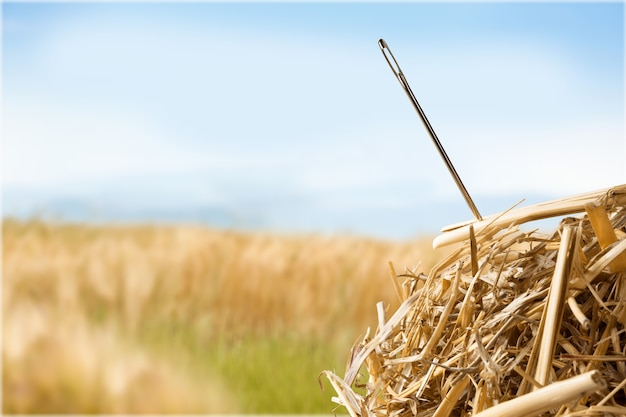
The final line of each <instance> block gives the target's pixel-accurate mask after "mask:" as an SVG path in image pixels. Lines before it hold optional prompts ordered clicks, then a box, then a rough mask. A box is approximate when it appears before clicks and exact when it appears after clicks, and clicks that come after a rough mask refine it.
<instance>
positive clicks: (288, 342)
mask: <svg viewBox="0 0 626 417" xmlns="http://www.w3.org/2000/svg"><path fill="white" fill-rule="evenodd" d="M2 226H3V229H2V238H3V249H2V260H3V265H2V273H3V294H2V296H3V300H2V301H3V358H2V359H3V371H2V377H3V412H5V413H47V414H53V413H139V412H145V413H178V414H184V413H205V414H206V413H259V414H262V413H331V412H332V408H333V405H332V403H331V402H330V397H331V395H332V393H331V391H332V390H331V389H327V390H326V391H325V392H322V391H321V390H320V388H319V385H318V381H317V377H318V374H319V373H320V371H321V370H323V369H336V370H337V371H339V372H342V371H343V368H344V366H345V362H346V360H347V357H348V354H349V351H350V347H351V346H352V344H353V343H354V341H355V340H357V339H358V338H359V337H360V336H362V335H363V333H364V331H365V330H366V328H367V327H368V326H373V327H375V325H376V309H375V304H376V303H377V302H378V301H384V302H385V304H386V305H387V306H390V308H391V309H392V310H393V309H395V308H396V307H397V304H396V295H395V292H394V289H393V286H392V283H391V278H390V272H389V267H388V262H389V261H391V262H393V264H394V265H395V268H396V270H397V271H398V272H401V271H402V270H404V269H405V267H407V268H410V269H411V268H412V269H416V268H417V267H418V265H419V264H420V262H421V267H419V271H426V272H427V271H428V270H429V269H430V267H431V266H432V265H433V264H434V263H435V262H436V260H437V259H439V258H440V257H441V256H443V254H442V253H436V252H434V251H433V250H432V249H431V246H430V244H431V240H430V239H429V238H426V237H425V238H420V239H415V240H413V241H406V242H391V241H382V240H375V239H369V238H363V237H354V236H321V235H286V234H271V233H252V232H247V233H244V232H235V231H225V230H213V229H209V228H204V227H200V226H113V225H109V226H90V225H73V224H52V223H45V222H41V221H35V220H32V221H27V222H21V221H15V220H4V221H3V224H2ZM415 272H417V271H415Z"/></svg>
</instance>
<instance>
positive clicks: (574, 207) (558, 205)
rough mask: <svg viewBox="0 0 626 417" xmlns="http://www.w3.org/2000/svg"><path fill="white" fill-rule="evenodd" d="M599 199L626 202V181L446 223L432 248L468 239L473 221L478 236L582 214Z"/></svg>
mask: <svg viewBox="0 0 626 417" xmlns="http://www.w3.org/2000/svg"><path fill="white" fill-rule="evenodd" d="M596 200H604V201H605V204H624V203H626V184H622V185H618V186H615V187H612V188H605V189H602V190H598V191H593V192H590V193H584V194H579V195H576V196H572V197H566V198H561V199H557V200H552V201H547V202H544V203H539V204H533V205H530V206H526V207H520V208H517V209H512V210H510V211H508V212H505V213H503V214H502V213H499V214H495V215H490V216H487V217H485V218H483V220H481V221H466V222H463V223H457V224H453V225H450V226H446V227H444V228H443V229H442V232H443V234H441V235H439V236H437V237H436V238H435V239H434V240H433V248H435V249H436V248H440V247H443V246H446V245H449V244H452V243H457V242H462V241H464V240H467V239H468V238H469V225H470V224H472V225H473V227H474V233H475V234H476V235H478V234H480V233H481V232H482V231H483V230H484V229H485V228H486V227H487V226H488V225H492V226H494V227H500V228H502V227H506V226H509V225H511V224H522V223H526V222H529V221H534V220H541V219H547V218H550V217H557V216H565V215H570V214H575V213H580V212H582V211H584V210H585V205H586V204H588V203H591V202H594V201H596Z"/></svg>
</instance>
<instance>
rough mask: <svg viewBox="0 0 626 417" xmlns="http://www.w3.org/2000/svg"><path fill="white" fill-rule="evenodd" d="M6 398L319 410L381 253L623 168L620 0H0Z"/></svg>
mask: <svg viewBox="0 0 626 417" xmlns="http://www.w3.org/2000/svg"><path fill="white" fill-rule="evenodd" d="M1 7H2V8H1V11H2V64H3V65H2V81H3V82H2V214H3V230H2V237H3V336H4V338H3V339H4V341H3V343H4V349H3V364H4V366H3V394H4V395H3V397H4V403H3V410H4V411H5V412H17V413H30V412H46V413H65V412H79V413H86V412H102V413H118V412H119V413H135V412H157V413H170V412H171V413H186V412H200V413H211V412H220V413H222V412H228V413H230V412H232V413H331V412H332V410H333V404H332V403H331V402H330V397H331V396H332V393H330V392H329V391H330V390H331V388H330V386H328V387H327V388H326V390H325V391H324V392H321V390H320V388H319V384H318V382H317V375H318V374H319V372H320V371H321V370H323V369H334V370H340V369H341V368H342V367H343V366H344V364H345V361H346V360H347V358H348V356H349V350H350V347H351V346H352V344H353V342H355V341H356V340H357V339H358V338H359V337H361V338H362V337H363V335H364V334H365V330H366V328H367V326H375V325H376V314H375V311H376V309H375V303H376V302H378V301H384V302H385V303H386V305H387V306H388V308H389V313H391V312H393V309H394V307H395V306H396V304H395V303H397V300H396V298H395V293H394V292H393V289H392V285H391V281H390V278H389V276H390V273H389V268H388V266H387V262H388V261H391V262H393V263H394V265H395V266H396V270H397V271H404V270H405V268H407V269H408V271H409V272H411V273H418V272H419V271H424V272H426V273H427V272H428V269H429V268H430V267H431V266H432V265H433V264H434V263H435V262H436V261H437V259H440V257H441V256H443V255H444V254H445V250H444V251H441V252H434V251H433V250H432V249H431V248H430V242H431V239H432V236H433V235H434V234H435V233H437V231H438V230H439V229H440V228H441V227H443V226H445V225H447V224H450V223H456V222H459V221H462V220H466V219H469V218H471V217H472V215H471V212H470V211H469V209H468V208H467V206H466V205H465V202H464V201H463V199H462V197H461V195H460V194H459V192H458V190H457V189H456V186H455V185H454V182H453V181H452V179H451V178H450V176H449V175H448V173H447V171H446V168H445V167H444V165H443V163H442V161H441V160H440V158H439V156H438V154H437V153H436V150H435V149H434V147H433V145H432V143H431V141H430V138H429V137H428V136H427V134H426V131H425V130H424V128H423V126H422V124H421V122H420V121H419V118H418V117H417V114H415V112H414V110H413V109H412V107H411V104H410V103H409V101H408V99H407V97H406V96H405V94H404V93H403V91H402V89H401V87H400V85H399V84H398V82H397V80H396V79H395V77H394V76H393V74H392V72H391V70H390V69H389V67H388V66H387V63H386V62H385V60H384V58H383V56H382V54H381V52H380V50H379V48H378V46H377V41H378V39H379V38H384V39H385V40H386V41H387V43H388V44H389V46H390V48H391V50H392V51H393V53H394V55H395V57H396V58H397V59H398V61H399V63H400V65H401V67H402V69H403V71H404V73H405V75H406V77H407V79H408V81H409V83H410V84H411V87H412V89H413V91H414V92H415V94H416V96H417V98H418V100H419V101H420V104H421V105H422V107H423V108H424V111H425V112H426V114H427V116H428V118H429V120H430V122H431V123H432V125H433V126H434V128H435V131H436V132H437V134H438V135H439V138H440V139H441V141H442V143H443V145H444V146H445V148H446V150H447V152H448V154H449V156H450V158H451V159H452V161H453V162H454V164H455V166H456V168H457V171H458V172H459V174H460V176H461V178H462V179H463V181H464V182H465V185H466V186H467V188H468V190H469V191H470V193H471V194H472V196H473V197H474V200H475V202H476V204H477V206H478V208H479V210H480V211H481V213H482V214H483V215H485V214H490V213H495V212H499V211H502V210H505V209H507V208H509V207H511V206H512V205H514V204H515V203H517V202H519V201H520V200H521V199H525V203H524V204H530V203H536V202H540V201H545V200H549V199H553V198H559V197H564V196H568V195H572V194H577V193H582V192H587V191H592V190H596V189H600V188H604V187H610V186H613V185H617V184H621V183H623V182H624V174H625V173H626V172H625V164H624V162H625V161H626V158H625V157H626V147H625V142H624V23H623V22H624V6H623V3H622V2H618V1H615V2H604V3H581V2H573V3H565V2H563V3H541V2H529V3H508V2H504V3H500V2H480V3H469V2H468V3H447V2H446V3H436V4H435V3H423V2H416V3H395V4H382V3H350V2H348V3H289V2H286V3H238V2H234V3H213V2H207V3H202V2H198V3H185V4H172V3H148V2H146V3H123V2H119V3H53V2H51V3H27V2H24V3H22V2H3V4H2V6H1Z"/></svg>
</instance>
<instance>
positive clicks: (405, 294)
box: [322, 186, 626, 417]
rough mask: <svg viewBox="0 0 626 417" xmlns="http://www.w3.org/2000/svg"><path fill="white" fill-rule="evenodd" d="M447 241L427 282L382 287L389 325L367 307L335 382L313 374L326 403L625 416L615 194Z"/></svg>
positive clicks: (624, 193) (488, 223)
mask: <svg viewBox="0 0 626 417" xmlns="http://www.w3.org/2000/svg"><path fill="white" fill-rule="evenodd" d="M582 211H584V212H585V214H584V215H578V216H576V217H567V218H564V219H563V220H562V221H561V223H560V225H559V226H558V228H557V229H556V230H555V231H554V232H553V233H552V234H551V235H544V234H541V233H538V232H537V231H532V232H525V231H522V230H520V229H519V224H521V223H524V222H526V221H528V220H535V219H538V218H544V217H549V216H557V215H565V214H573V213H577V212H582ZM503 218H504V219H505V220H502V219H503ZM475 226H477V227H475ZM461 229H462V231H461V232H460V231H459V230H461ZM446 233H451V234H453V237H452V238H449V236H446ZM446 233H444V235H442V236H440V237H439V240H438V242H445V243H449V242H453V241H454V240H458V237H459V236H465V237H467V240H465V242H464V243H463V244H462V245H461V246H460V247H459V248H458V249H457V250H456V251H455V252H454V253H452V254H451V255H450V256H448V257H447V258H445V259H444V260H442V261H441V262H440V263H439V264H437V265H436V266H435V267H434V268H433V269H432V270H431V271H430V273H429V274H428V275H427V276H426V275H424V274H412V273H410V272H408V273H405V274H402V275H395V273H394V280H396V281H395V282H394V285H395V286H396V290H397V291H396V292H397V293H398V296H399V297H400V301H401V304H400V306H399V308H398V309H397V311H396V312H395V313H394V314H393V315H392V316H391V317H389V318H387V317H386V314H385V309H384V308H383V306H382V304H379V305H378V321H379V325H378V328H377V330H376V331H375V332H374V334H373V335H372V336H371V337H370V335H369V333H370V332H369V329H368V332H367V334H366V336H365V338H364V339H363V340H362V341H360V342H358V343H356V344H355V346H354V347H353V349H352V352H351V354H350V358H349V360H348V363H347V367H346V372H345V376H344V377H343V378H341V377H339V376H338V375H336V374H335V373H333V372H330V371H324V372H322V374H324V375H325V376H326V377H327V378H328V379H329V381H330V383H331V385H332V386H333V388H334V389H335V391H336V392H337V394H338V396H337V397H335V398H333V401H335V402H336V403H338V404H340V405H341V406H343V407H345V408H346V409H347V411H348V412H349V414H350V415H351V416H353V417H357V416H377V417H378V416H390V417H391V416H393V417H396V416H398V417H403V416H470V415H476V416H480V417H490V416H531V415H537V416H539V415H555V416H557V415H558V416H596V415H621V416H624V415H626V186H619V187H614V188H611V189H607V190H601V191H599V192H595V193H588V194H585V195H581V196H575V197H571V198H568V199H562V200H558V201H554V202H550V203H544V204H540V205H535V206H529V207H526V208H520V209H516V210H511V211H509V212H507V213H504V214H501V215H498V216H490V217H489V218H485V220H483V221H482V222H475V223H474V224H471V223H469V224H460V225H456V226H454V227H451V228H448V229H446ZM435 243H437V240H436V242H435ZM363 367H365V369H366V370H367V374H368V375H369V379H368V380H367V381H363V380H362V379H363V375H362V374H361V373H360V372H361V371H362V369H363ZM359 387H360V388H364V391H365V392H364V393H358V392H357V391H356V390H355V388H359Z"/></svg>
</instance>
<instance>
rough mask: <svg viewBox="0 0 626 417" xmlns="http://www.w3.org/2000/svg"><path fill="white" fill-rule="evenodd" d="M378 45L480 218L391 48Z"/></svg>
mask: <svg viewBox="0 0 626 417" xmlns="http://www.w3.org/2000/svg"><path fill="white" fill-rule="evenodd" d="M378 46H379V47H380V50H381V51H382V53H383V56H384V57H385V60H386V61H387V63H388V64H389V67H390V68H391V71H393V73H394V75H395V76H396V78H397V79H398V81H399V82H400V85H401V86H402V88H403V89H404V92H405V93H406V95H407V96H408V97H409V99H410V100H411V103H412V104H413V107H415V110H416V111H417V114H418V115H419V116H420V118H421V119H422V123H424V127H426V130H427V131H428V133H429V134H430V137H431V139H432V140H433V143H434V144H435V147H436V148H437V150H438V151H439V155H441V158H442V159H443V161H444V162H445V164H446V167H447V168H448V171H449V172H450V175H452V178H454V181H455V182H456V185H457V186H458V187H459V190H460V191H461V194H463V198H465V201H466V202H467V204H468V205H469V208H470V210H472V213H473V214H474V217H475V218H476V220H482V219H483V217H482V216H481V215H480V213H479V212H478V209H477V208H476V205H475V204H474V201H473V200H472V197H470V195H469V193H468V192H467V189H466V188H465V185H463V181H461V177H459V174H458V173H457V172H456V169H454V165H452V161H451V160H450V158H449V157H448V154H447V153H446V151H445V149H443V146H442V145H441V142H439V138H437V134H436V133H435V130H434V129H433V127H432V126H431V125H430V122H429V121H428V119H427V118H426V114H425V113H424V110H422V107H421V106H420V104H419V103H418V101H417V98H415V94H413V91H412V90H411V87H410V86H409V83H408V82H407V80H406V78H405V77H404V74H403V73H402V70H401V69H400V65H398V61H396V58H395V57H394V56H393V54H392V53H391V50H390V49H389V46H388V45H387V42H385V40H384V39H380V40H379V41H378Z"/></svg>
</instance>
